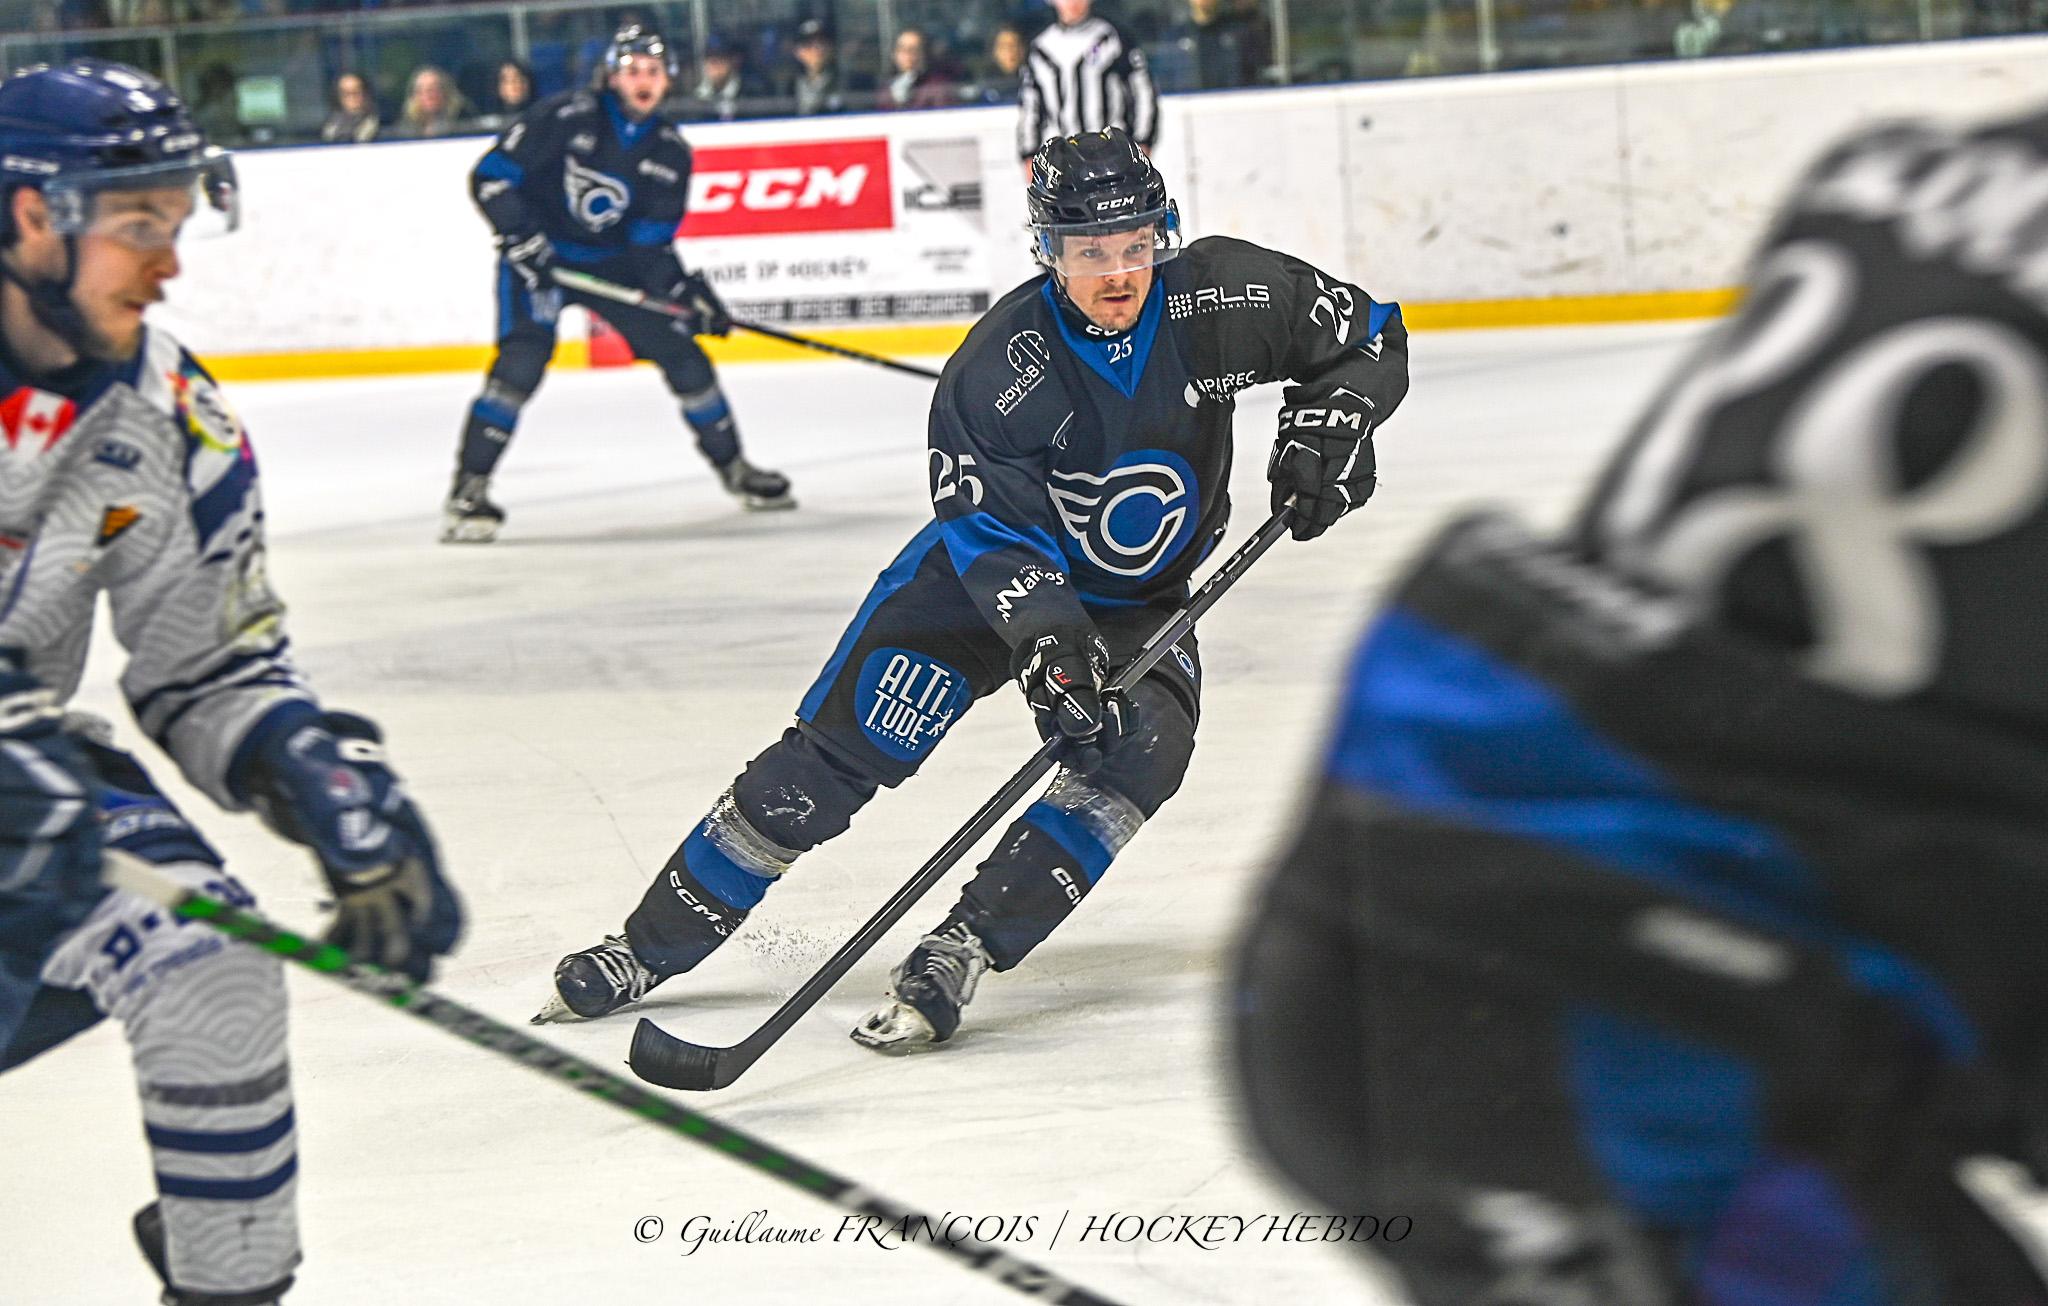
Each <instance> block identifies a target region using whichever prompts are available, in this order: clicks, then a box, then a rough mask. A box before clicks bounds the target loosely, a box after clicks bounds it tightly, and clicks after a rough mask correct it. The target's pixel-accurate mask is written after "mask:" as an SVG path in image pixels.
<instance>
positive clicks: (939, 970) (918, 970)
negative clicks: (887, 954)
mask: <svg viewBox="0 0 2048 1306" xmlns="http://www.w3.org/2000/svg"><path fill="white" fill-rule="evenodd" d="M989 964H990V963H989V955H988V949H986V948H984V947H982V946H981V940H980V939H978V938H976V937H975V934H974V931H973V930H970V929H968V928H967V926H966V924H965V923H964V922H960V921H955V922H953V923H952V924H950V925H945V926H942V927H940V929H939V931H938V932H937V933H936V934H927V935H925V936H924V938H923V939H921V940H919V941H918V945H917V946H916V947H915V948H913V949H911V951H910V955H909V956H908V957H905V958H904V959H903V961H902V963H901V964H900V965H898V966H897V967H896V969H895V970H893V971H891V972H890V973H889V1001H887V1002H885V1003H883V1004H882V1005H881V1006H880V1007H877V1008H876V1009H875V1010H874V1011H872V1012H869V1013H868V1015H867V1018H866V1019H864V1020H862V1021H861V1022H860V1024H858V1025H856V1026H854V1029H853V1041H854V1042H856V1043H858V1044H860V1045H861V1046H862V1047H868V1048H873V1049H874V1050H875V1051H877V1052H910V1051H914V1050H916V1049H918V1048H922V1047H929V1046H931V1045H933V1044H935V1043H943V1042H945V1041H946V1040H947V1039H949V1038H951V1037H953V1032H954V1031H955V1030H957V1029H959V1028H960V1009H961V1008H962V1007H965V1006H966V1005H967V1004H968V1003H969V1002H971V1001H972V1000H973V999H974V988H975V985H977V984H979V983H980V982H981V977H982V974H983V973H984V972H986V971H987V970H988V969H989Z"/></svg>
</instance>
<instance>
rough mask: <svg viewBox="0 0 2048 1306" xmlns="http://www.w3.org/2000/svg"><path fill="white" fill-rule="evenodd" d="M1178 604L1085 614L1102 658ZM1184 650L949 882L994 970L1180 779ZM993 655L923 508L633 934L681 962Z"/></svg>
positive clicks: (1190, 657) (1060, 912)
mask: <svg viewBox="0 0 2048 1306" xmlns="http://www.w3.org/2000/svg"><path fill="white" fill-rule="evenodd" d="M1178 606H1179V601H1178V600H1177V599H1171V600H1167V601H1164V602H1160V603H1154V604H1149V605H1137V606H1092V605H1091V606H1090V607H1089V615H1090V616H1091V617H1092V618H1093V619H1094V621H1095V623H1096V626H1097V628H1098V629H1099V630H1100V631H1101V632H1102V636H1103V639H1104V641H1105V642H1106V643H1107V644H1108V646H1109V651H1110V660H1111V663H1112V665H1115V664H1117V663H1120V662H1122V661H1128V660H1129V659H1130V658H1131V657H1132V656H1134V655H1135V654H1136V652H1137V651H1138V649H1139V648H1140V647H1141V646H1142V645H1143V644H1144V642H1145V640H1146V639H1148V638H1150V637H1151V635H1152V633H1153V632H1154V631H1156V630H1157V629H1158V628H1159V627H1160V626H1161V625H1162V624H1164V623H1165V621H1166V620H1167V618H1168V617H1169V616H1171V615H1172V613H1173V612H1174V611H1175V610H1176V609H1177V608H1178ZM1198 659H1199V651H1198V649H1197V647H1196V644H1195V639H1194V636H1193V635H1192V634H1190V635H1189V636H1187V637H1186V638H1184V639H1182V640H1181V641H1180V642H1179V643H1178V644H1177V645H1175V646H1174V647H1173V649H1172V650H1171V651H1170V652H1169V653H1168V655H1167V656H1166V657H1165V658H1163V659H1162V660H1161V661H1160V662H1159V664H1158V665H1157V666H1156V667H1155V668H1153V670H1152V672H1151V673H1150V674H1149V675H1147V676H1146V677H1145V678H1144V679H1143V680H1142V681H1140V682H1139V684H1138V686H1137V687H1136V689H1135V690H1134V691H1133V692H1132V694H1131V701H1132V703H1133V705H1134V706H1135V707H1136V709H1137V716H1136V721H1135V725H1134V728H1133V729H1131V730H1130V732H1129V733H1127V734H1126V735H1125V736H1124V739H1123V741H1122V743H1121V744H1120V745H1119V746H1118V747H1117V748H1115V749H1113V750H1112V751H1111V752H1110V754H1109V756H1108V757H1106V758H1105V759H1104V760H1103V763H1102V765H1101V766H1099V767H1098V768H1097V769H1096V770H1095V771H1094V772H1092V773H1091V774H1089V775H1086V776H1083V775H1078V774H1076V773H1074V772H1071V771H1068V770H1066V769H1065V768H1062V769H1061V770H1060V771H1059V772H1057V773H1056V775H1055V777H1054V780H1053V782H1052V784H1051V786H1050V788H1048V789H1047V791H1046V793H1045V794H1044V796H1043V797H1042V798H1040V799H1039V800H1038V801H1037V802H1036V803H1034V804H1032V806H1031V807H1030V808H1028V809H1027V810H1026V811H1025V812H1024V814H1023V816H1022V817H1020V818H1019V819H1018V820H1017V821H1015V822H1014V823H1012V825H1011V826H1010V828H1009V830H1008V831H1007V832H1006V833H1005V834H1004V835H1003V837H1002V839H1001V840H1000V842H999V843H998V844H997V845H996V850H995V852H994V854H993V855H992V856H990V857H989V858H988V860H986V861H984V862H983V863H981V865H980V866H979V867H978V868H977V871H976V874H975V875H974V877H973V878H972V879H971V880H970V881H969V882H968V884H967V885H966V886H965V888H964V889H963V891H962V894H961V898H960V902H959V904H958V905H957V906H956V907H955V908H954V919H958V920H964V921H966V922H968V923H969V924H970V925H971V926H972V927H973V928H974V930H975V933H976V934H977V935H979V936H980V938H981V940H982V942H983V944H984V945H985V946H986V947H987V949H988V951H989V954H990V956H991V958H992V959H993V960H994V964H995V968H996V969H997V970H1007V969H1009V968H1010V967H1012V966H1015V965H1016V964H1017V963H1018V962H1020V961H1022V960H1023V959H1024V956H1025V955H1026V954H1027V953H1029V952H1030V951H1031V949H1032V948H1034V947H1036V946H1037V945H1038V944H1039V943H1040V942H1042V941H1043V940H1044V939H1045V937H1046V936H1047V935H1049V934H1051V933H1052V931H1053V929H1054V928H1056V927H1057V926H1058V925H1059V923H1060V922H1061V921H1062V920H1064V919H1065V918H1066V917H1067V915H1068V914H1069V913H1070V912H1072V911H1073V909H1074V907H1075V906H1076V905H1078V904H1079V902H1080V901H1081V899H1082V898H1083V897H1085V896H1086V895H1087V893H1088V892H1089V890H1090V889H1092V888H1093V887H1094V885H1095V884H1096V883H1097V882H1098V881H1099V880H1100V879H1101V878H1102V875H1103V873H1104V872H1105V871H1106V870H1107V869H1108V868H1109V864H1110V862H1111V861H1112V860H1113V859H1114V858H1115V856H1116V855H1117V853H1118V852H1119V851H1120V850H1121V849H1122V848H1123V846H1124V845H1125V844H1126V843H1128V842H1129V840H1130V839H1131V837H1132V836H1133V835H1134V834H1136V833H1137V830H1138V828H1139V827H1140V826H1141V825H1143V824H1144V822H1145V821H1146V819H1147V818H1149V817H1150V816H1151V815H1152V814H1153V813H1154V812H1156V811H1158V810H1159V808H1160V806H1161V805H1162V804H1164V803H1165V802H1166V800H1167V799H1168V798H1170V797H1172V796H1173V794H1174V792H1175V791H1176V790H1177V789H1179V787H1180V782H1181V778H1182V776H1183V775H1184V774H1185V773H1186V771H1187V765H1188V761H1189V759H1190V758H1191V757H1192V756H1193V753H1194V744H1195V722H1196V719H1197V716H1198V713H1199V705H1200V697H1201V664H1200V662H1199V660H1198ZM1009 662H1010V649H1009V646H1008V645H1007V644H1005V643H1004V641H1003V640H1002V638H1001V637H1000V636H999V635H997V634H996V633H995V632H994V631H993V630H991V629H990V628H989V626H988V623H987V622H986V621H985V620H984V619H983V618H982V616H981V614H980V612H979V611H978V610H977V609H976V608H975V606H974V603H973V600H972V599H970V598H969V597H968V595H967V591H966V590H965V589H964V588H963V587H962V586H961V584H960V579H959V577H958V575H957V574H956V573H955V572H954V570H953V566H952V563H951V561H950V560H949V559H948V557H947V554H946V550H945V548H944V546H943V545H942V544H941V543H940V538H939V531H938V527H937V525H936V524H934V525H932V526H928V527H926V528H925V529H924V530H923V531H921V532H919V533H918V535H917V536H916V538H914V539H913V540H912V541H911V542H910V544H909V546H908V547H906V548H905V549H904V550H903V552H902V553H901V554H899V555H898V556H897V558H896V560H895V561H894V562H892V563H891V564H890V565H889V568H888V569H887V570H886V571H884V572H883V573H882V575H881V577H880V578H879V579H878V580H877V581H876V583H875V586H874V588H873V589H872V590H871V591H869V593H868V596H867V599H866V600H865V601H864V602H863V603H862V604H861V607H860V611H859V612H858V613H857V614H856V615H855V617H854V619H853V622H852V624H851V625H850V626H848V628H847V630H846V633H845V634H844V635H843V636H841V638H840V641H839V645H838V647H837V648H836V649H834V650H833V652H832V656H831V658H830V659H829V660H828V661H827V662H826V664H825V668H824V670H823V671H822V672H821V673H820V674H819V676H818V679H817V682H816V683H815V684H813V685H812V686H811V689H810V692H809V693H807V694H805V695H804V698H803V702H802V704H801V705H800V706H799V708H798V710H797V724H796V725H795V726H793V727H791V728H790V729H789V730H787V731H785V732H784V734H783V736H782V738H781V739H780V740H779V741H777V742H776V743H775V744H773V745H772V746H770V747H769V748H768V750H767V751H766V752H764V753H762V754H761V755H760V756H759V757H756V758H755V759H754V760H753V761H752V762H751V763H749V764H748V766H747V768H746V770H745V771H744V772H742V773H741V775H740V776H739V778H738V779H737V780H736V781H735V782H734V784H733V787H732V789H731V790H729V791H728V792H727V794H726V795H725V796H724V797H722V798H721V799H720V800H719V802H718V804H717V805H716V806H715V807H714V808H713V810H712V812H711V813H710V815H709V816H707V817H706V818H705V820H703V821H701V822H699V824H698V825H697V827H696V828H695V829H694V830H693V831H692V832H691V833H690V836H689V837H688V838H687V839H686V840H685V841H684V842H683V845H682V846H681V847H680V848H678V849H677V850H676V852H675V854H674V855H673V856H672V857H671V858H670V859H669V862H668V865H667V866H665V867H664V868H663V870H662V873H661V874H660V875H658V876H657V877H656V879H655V881H654V883H653V884H652V885H651V886H650V887H649V888H648V891H647V894H646V896H645V897H644V898H643V899H642V901H641V904H640V907H639V908H638V909H637V910H636V911H635V912H634V913H633V915H632V917H631V918H630V919H629V920H628V921H627V934H628V936H629V937H630V938H631V940H632V943H633V948H634V951H635V952H636V953H637V954H638V955H639V956H640V958H641V959H642V960H643V961H645V962H647V963H648V964H649V965H650V966H653V967H654V968H656V969H657V970H665V971H674V970H683V969H687V968H688V967H689V966H692V965H694V964H696V962H697V961H698V960H700V959H701V958H702V957H703V956H704V955H706V954H708V953H709V952H710V951H711V949H712V948H714V947H716V946H717V945H718V943H719V942H720V941H722V939H723V938H724V937H725V936H726V935H727V934H729V933H730V931H731V929H732V928H734V927H736V926H737V924H738V922H739V921H740V920H741V919H744V917H745V914H746V912H747V911H748V910H749V909H750V908H752V907H753V906H754V905H755V904H756V903H758V902H759V901H760V900H761V898H762V896H763V895H764V894H765V892H766V891H767V888H768V886H769V885H770V884H772V883H773V881H774V879H775V878H776V877H777V876H779V875H780V874H781V873H782V872H783V871H784V870H786V869H787V868H788V866H789V865H790V863H792V862H793V861H794V860H795V859H796V857H797V856H798V855H799V854H801V853H803V852H804V851H806V850H808V849H811V848H814V847H816V846H817V845H819V844H821V843H823V842H825V841H826V840H827V839H830V838H832V837H834V836H836V835H838V834H840V833H841V832H843V831H844V830H845V829H846V828H847V826H848V825H849V823H851V821H852V820H853V817H854V814H855V813H856V812H858V811H859V810H860V809H861V807H862V806H864V805H865V804H866V803H867V801H868V800H869V799H870V798H872V797H874V795H875V791H876V789H877V788H878V787H881V786H888V787H891V788H893V787H895V786H896V785H898V784H901V783H902V782H903V781H905V780H907V779H909V778H910V777H911V776H912V775H914V774H916V772H917V770H918V768H919V767H920V766H922V765H923V764H924V762H925V759H926V758H928V757H929V756H930V755H931V753H932V750H933V749H935V748H936V747H937V746H938V744H939V742H940V740H942V739H943V738H944V737H945V735H946V734H947V732H948V731H949V730H950V729H951V727H952V725H953V723H954V722H956V721H957V720H959V718H960V715H961V713H963V712H965V711H966V710H967V708H968V707H969V706H971V705H972V704H973V703H974V702H975V701H976V700H978V699H980V698H982V697H984V696H986V695H988V694H990V693H992V692H994V691H995V690H997V689H999V688H1000V687H1002V686H1003V685H1005V684H1007V683H1009ZM939 833H940V832H936V831H935V832H934V837H935V838H936V837H937V836H938V834H939ZM707 897H708V898H709V899H710V901H709V902H707V901H706V898H707ZM707 927H709V928H708V929H707Z"/></svg>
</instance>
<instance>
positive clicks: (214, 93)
mask: <svg viewBox="0 0 2048 1306" xmlns="http://www.w3.org/2000/svg"><path fill="white" fill-rule="evenodd" d="M191 105H192V121H193V122H195V123H197V124H199V129H200V130H201V131H203V132H205V133H206V138H207V140H209V141H211V142H213V143H214V144H216V145H223V144H238V143H240V142H241V140H242V136H243V132H242V119H241V115H240V114H239V113H238V112H237V110H236V104H235V70H234V69H233V68H231V67H229V66H228V65H227V64H224V63H210V64H208V65H206V66H205V67H204V68H201V69H200V70H199V73H198V76H197V77H196V78H195V79H194V81H193V94H192V97H191Z"/></svg>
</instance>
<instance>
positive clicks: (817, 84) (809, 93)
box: [783, 18, 875, 115]
mask: <svg viewBox="0 0 2048 1306" xmlns="http://www.w3.org/2000/svg"><path fill="white" fill-rule="evenodd" d="M790 53H791V54H792V55H793V56H794V57H795V59H796V66H795V68H794V69H793V70H792V71H791V73H790V76H789V80H788V82H787V84H786V85H785V86H784V88H783V96H784V98H786V99H788V100H789V101H790V102H791V103H792V106H793V107H792V109H791V112H793V113H797V114H801V115H810V114H814V113H845V112H846V111H847V110H848V109H864V108H866V107H867V106H868V105H869V103H870V102H872V100H873V99H874V91H875V87H874V81H873V79H872V78H867V77H861V76H859V75H857V74H848V73H846V72H844V71H842V70H841V69H840V67H839V48H838V44H837V42H835V41H834V40H833V39H832V29H831V28H829V27H827V26H825V24H824V23H822V22H820V21H819V20H818V19H816V18H807V19H805V20H804V21H803V22H801V23H799V24H797V29H796V42H795V44H794V45H793V46H792V47H791V48H790Z"/></svg>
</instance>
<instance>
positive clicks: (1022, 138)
mask: <svg viewBox="0 0 2048 1306" xmlns="http://www.w3.org/2000/svg"><path fill="white" fill-rule="evenodd" d="M1045 62H1046V60H1045V56H1044V55H1043V54H1041V53H1040V52H1039V50H1038V47H1037V46H1035V45H1034V46H1032V47H1031V48H1030V49H1029V50H1028V51H1027V52H1026V54H1025V58H1024V66H1023V67H1022V68H1020V69H1018V70H1017V77H1018V84H1017V157H1018V158H1020V159H1028V158H1030V157H1031V156H1032V155H1034V154H1036V153H1038V147H1039V146H1040V145H1043V144H1044V143H1045V141H1046V138H1047V137H1049V136H1051V135H1053V132H1052V131H1051V130H1050V129H1049V128H1050V123H1051V107H1052V105H1051V101H1050V100H1049V98H1048V92H1050V95H1051V96H1054V97H1056V96H1057V95H1058V94H1059V78H1058V74H1057V73H1055V72H1052V70H1051V69H1049V68H1043V67H1041V66H1040V65H1041V64H1043V63H1045ZM1048 76H1050V77H1051V78H1052V81H1051V84H1050V85H1049V86H1048V85H1047V84H1046V81H1045V79H1046V78H1047V77H1048Z"/></svg>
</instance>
